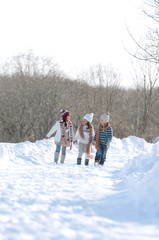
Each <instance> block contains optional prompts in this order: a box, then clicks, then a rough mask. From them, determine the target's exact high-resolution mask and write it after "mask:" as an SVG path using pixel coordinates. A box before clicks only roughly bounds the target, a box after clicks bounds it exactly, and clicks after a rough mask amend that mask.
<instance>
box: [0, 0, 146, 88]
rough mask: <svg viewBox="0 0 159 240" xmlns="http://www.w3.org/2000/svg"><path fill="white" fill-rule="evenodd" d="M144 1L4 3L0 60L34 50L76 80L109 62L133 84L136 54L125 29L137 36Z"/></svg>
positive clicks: (3, 0) (141, 29) (0, 2)
mask: <svg viewBox="0 0 159 240" xmlns="http://www.w3.org/2000/svg"><path fill="white" fill-rule="evenodd" d="M141 3H142V0H120V1H119V0H109V1H108V0H0V31H1V37H0V58H1V60H3V59H6V58H9V57H11V56H13V55H16V54H19V53H24V52H27V51H28V50H29V49H32V50H33V51H34V52H35V54H38V55H41V56H49V57H50V56H51V57H53V59H54V60H55V62H57V63H59V65H60V66H61V68H62V69H63V70H64V71H65V72H66V73H69V74H70V75H72V76H76V74H78V73H79V72H80V71H82V69H86V68H88V67H89V66H91V65H94V64H102V65H106V64H109V63H111V64H112V65H113V66H114V67H115V68H118V69H119V71H120V72H121V74H122V76H123V82H122V85H123V86H128V85H130V83H131V71H132V70H131V69H132V68H131V64H130V62H129V59H130V56H129V55H128V54H127V53H126V52H125V50H124V48H123V43H124V44H125V45H127V46H128V47H129V48H131V50H133V44H132V42H131V41H132V40H131V39H130V37H129V35H128V33H127V31H126V25H127V26H128V27H129V29H130V30H131V32H132V33H133V34H134V35H135V36H139V35H140V34H141V35H142V34H143V32H144V26H145V23H144V21H143V17H142V15H141V12H140V9H139V8H140V6H141Z"/></svg>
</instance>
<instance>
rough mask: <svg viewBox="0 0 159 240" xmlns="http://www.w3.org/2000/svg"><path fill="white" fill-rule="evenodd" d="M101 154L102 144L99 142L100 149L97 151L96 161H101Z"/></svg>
mask: <svg viewBox="0 0 159 240" xmlns="http://www.w3.org/2000/svg"><path fill="white" fill-rule="evenodd" d="M101 155H102V146H101V144H99V149H98V150H97V152H96V156H95V162H99V161H100V160H101Z"/></svg>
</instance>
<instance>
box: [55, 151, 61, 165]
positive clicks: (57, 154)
mask: <svg viewBox="0 0 159 240" xmlns="http://www.w3.org/2000/svg"><path fill="white" fill-rule="evenodd" d="M59 154H60V153H59V152H55V155H54V162H55V163H57V162H58V160H59Z"/></svg>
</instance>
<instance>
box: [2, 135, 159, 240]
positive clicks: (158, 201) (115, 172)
mask: <svg viewBox="0 0 159 240" xmlns="http://www.w3.org/2000/svg"><path fill="white" fill-rule="evenodd" d="M54 151H55V144H54V139H53V138H52V139H50V140H41V141H36V142H35V143H31V142H23V143H17V144H10V143H1V144H0V172H1V174H0V182H1V184H0V230H1V231H0V239H1V240H9V239H11V240H22V239H23V240H28V239H29V240H43V239H45V240H52V239H87V240H88V239H95V240H98V239H107V240H117V239H118V240H119V239H120V240H132V239H133V240H151V239H153V240H154V239H155V240H158V238H159V230H158V228H159V188H158V183H159V174H158V173H159V142H157V143H155V144H150V143H147V142H146V141H145V140H144V139H140V138H137V137H134V136H130V137H128V138H124V139H122V140H121V139H117V138H115V137H114V138H113V141H112V143H111V147H110V149H109V151H108V154H107V160H106V163H105V165H104V166H103V167H102V166H94V162H93V160H92V161H91V162H90V165H89V166H87V167H86V166H85V165H84V163H83V162H84V161H83V162H82V165H81V166H78V165H77V164H76V159H77V146H73V149H72V151H70V150H68V149H67V158H66V162H65V164H64V165H61V164H60V163H59V164H54V163H53V159H54ZM93 155H95V149H94V152H93Z"/></svg>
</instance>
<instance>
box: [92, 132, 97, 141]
mask: <svg viewBox="0 0 159 240" xmlns="http://www.w3.org/2000/svg"><path fill="white" fill-rule="evenodd" d="M96 136H97V130H96V133H95V135H94V138H93V141H94V142H95V141H96Z"/></svg>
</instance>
